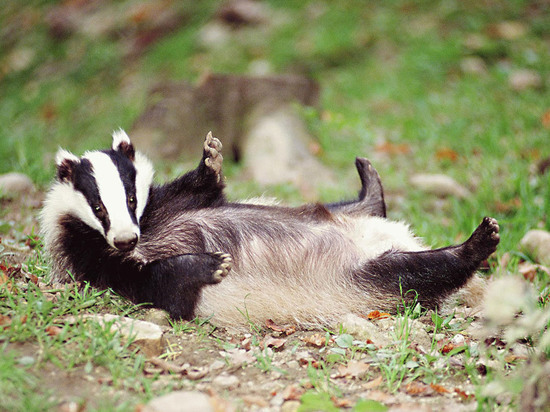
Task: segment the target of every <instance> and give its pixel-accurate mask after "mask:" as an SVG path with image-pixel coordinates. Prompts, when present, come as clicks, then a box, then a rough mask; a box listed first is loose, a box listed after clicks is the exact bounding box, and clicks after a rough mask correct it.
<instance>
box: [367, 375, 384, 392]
mask: <svg viewBox="0 0 550 412" xmlns="http://www.w3.org/2000/svg"><path fill="white" fill-rule="evenodd" d="M382 381H383V379H382V375H380V376H379V377H378V378H375V379H373V380H372V381H369V382H367V383H365V384H364V385H363V388H365V389H374V388H378V387H379V386H380V385H382Z"/></svg>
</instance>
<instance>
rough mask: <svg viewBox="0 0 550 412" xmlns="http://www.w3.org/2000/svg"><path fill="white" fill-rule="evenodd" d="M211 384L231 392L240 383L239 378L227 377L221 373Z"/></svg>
mask: <svg viewBox="0 0 550 412" xmlns="http://www.w3.org/2000/svg"><path fill="white" fill-rule="evenodd" d="M212 384H213V385H214V386H217V387H218V388H220V389H228V390H231V389H235V388H238V387H239V385H240V382H239V378H237V377H236V376H235V375H227V374H225V373H222V374H221V375H219V376H216V377H215V378H214V379H212Z"/></svg>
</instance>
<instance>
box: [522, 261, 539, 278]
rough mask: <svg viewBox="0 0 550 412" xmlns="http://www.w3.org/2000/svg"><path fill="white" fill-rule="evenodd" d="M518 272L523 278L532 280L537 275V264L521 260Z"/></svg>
mask: <svg viewBox="0 0 550 412" xmlns="http://www.w3.org/2000/svg"><path fill="white" fill-rule="evenodd" d="M518 272H519V273H521V275H522V276H523V278H524V279H525V280H528V281H529V282H532V281H534V280H535V277H536V276H537V265H534V264H533V263H530V262H521V263H520V264H518Z"/></svg>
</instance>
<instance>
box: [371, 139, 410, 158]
mask: <svg viewBox="0 0 550 412" xmlns="http://www.w3.org/2000/svg"><path fill="white" fill-rule="evenodd" d="M374 150H375V151H377V152H378V153H384V154H388V155H401V154H407V153H410V151H411V147H410V146H409V145H408V144H406V143H391V142H383V143H379V144H377V145H376V147H375V148H374Z"/></svg>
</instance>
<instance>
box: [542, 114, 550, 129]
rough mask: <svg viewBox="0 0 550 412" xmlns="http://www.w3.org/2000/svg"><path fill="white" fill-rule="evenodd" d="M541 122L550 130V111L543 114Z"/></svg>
mask: <svg viewBox="0 0 550 412" xmlns="http://www.w3.org/2000/svg"><path fill="white" fill-rule="evenodd" d="M540 121H541V123H542V125H543V126H544V128H545V129H550V109H548V110H547V111H545V112H544V113H543V114H542V116H541V118H540Z"/></svg>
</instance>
